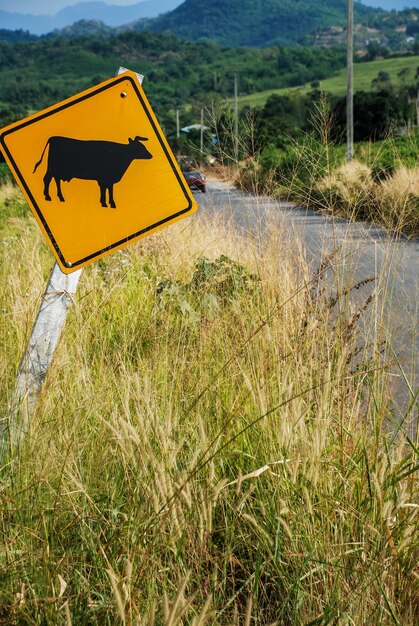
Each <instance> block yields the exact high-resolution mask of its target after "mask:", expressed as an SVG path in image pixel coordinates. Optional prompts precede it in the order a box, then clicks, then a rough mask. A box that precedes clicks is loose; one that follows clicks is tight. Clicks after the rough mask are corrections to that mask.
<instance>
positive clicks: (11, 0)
mask: <svg viewBox="0 0 419 626" xmlns="http://www.w3.org/2000/svg"><path fill="white" fill-rule="evenodd" d="M81 1H82V0H0V9H1V10H3V11H10V12H12V13H32V14H34V15H36V14H54V13H57V11H59V10H60V9H62V8H63V7H65V6H68V5H70V4H77V3H78V2H81ZM140 1H141V0H106V3H107V4H119V5H128V4H137V3H138V2H140ZM207 1H208V2H211V0H207ZM181 2H182V0H178V1H176V0H174V1H173V5H174V6H176V5H177V4H181ZM362 2H363V4H369V5H371V6H376V7H377V6H378V7H382V8H386V9H389V8H396V9H403V8H404V7H405V6H409V7H417V8H419V0H362Z"/></svg>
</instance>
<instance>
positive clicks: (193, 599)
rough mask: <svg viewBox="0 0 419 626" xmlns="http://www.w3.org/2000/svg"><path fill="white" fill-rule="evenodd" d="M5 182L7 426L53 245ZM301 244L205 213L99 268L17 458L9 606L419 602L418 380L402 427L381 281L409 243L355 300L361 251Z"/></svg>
mask: <svg viewBox="0 0 419 626" xmlns="http://www.w3.org/2000/svg"><path fill="white" fill-rule="evenodd" d="M11 194H15V195H14V196H13V197H14V200H13V202H9V205H8V206H7V207H6V208H3V209H2V210H3V214H2V220H1V230H0V268H1V269H0V277H1V287H2V288H1V290H0V300H1V304H0V311H1V315H0V332H1V342H0V345H1V351H2V352H1V358H0V375H1V379H2V387H1V392H0V393H1V395H0V403H1V404H0V406H1V410H2V414H1V415H2V418H3V423H4V425H5V426H7V420H8V419H9V418H10V414H9V413H8V402H9V398H10V395H11V391H12V389H13V381H14V376H15V372H16V367H17V364H18V361H19V357H20V355H21V354H22V350H23V348H24V346H25V342H26V339H27V335H28V332H29V329H30V325H31V322H32V320H33V316H34V313H35V311H36V309H37V306H38V304H39V300H40V294H41V293H42V288H43V285H44V284H45V277H46V274H47V272H48V270H49V267H50V265H51V262H52V260H51V256H50V253H49V252H48V250H47V247H46V245H45V244H44V243H43V241H42V240H41V236H40V234H39V233H38V229H37V227H36V225H35V223H34V220H33V219H32V218H31V217H28V216H27V215H26V214H25V204H24V202H23V200H22V199H21V198H20V199H19V194H17V195H16V192H15V190H13V188H10V187H7V188H4V189H3V190H2V196H1V197H0V205H1V206H2V207H5V203H6V202H7V199H8V198H10V197H11ZM262 243H263V245H262ZM297 250H298V246H296V243H295V240H294V239H293V241H292V245H291V244H290V243H287V239H286V238H285V237H283V235H282V233H281V231H280V230H278V225H277V224H276V225H275V226H273V225H272V226H270V225H269V224H261V225H260V234H259V233H258V230H257V229H256V231H254V232H253V234H252V233H247V234H246V233H243V234H241V235H238V234H237V233H236V232H235V231H233V230H232V229H231V227H230V226H229V225H228V224H225V223H224V222H223V221H222V219H221V218H220V217H218V218H217V217H212V218H208V217H205V216H204V215H202V214H200V213H198V214H197V215H196V217H194V218H192V219H188V220H184V221H182V222H180V223H178V224H176V225H174V226H173V227H171V228H170V229H166V230H165V231H162V232H160V233H158V234H156V235H153V236H152V237H149V238H147V239H145V240H143V242H141V243H140V244H138V245H133V246H131V247H129V248H127V249H126V250H125V251H123V252H119V253H116V254H114V255H112V256H110V257H108V258H107V259H105V260H103V261H100V262H98V263H96V264H95V265H93V266H91V267H90V268H88V269H86V270H85V271H84V273H83V276H82V278H81V283H80V286H79V292H78V294H77V297H76V301H75V304H74V306H73V308H72V311H71V314H70V316H69V319H68V321H67V324H66V327H65V331H64V334H63V337H62V340H61V343H60V346H59V349H58V351H57V354H56V356H55V359H54V363H53V367H52V368H51V371H50V373H49V375H48V377H47V380H46V383H45V386H44V389H43V393H42V396H41V398H40V402H39V405H38V407H37V410H36V413H35V415H34V416H33V418H32V423H31V431H30V434H29V436H28V437H27V439H26V440H25V442H24V444H23V445H22V446H21V447H20V449H19V450H13V451H12V455H11V457H8V458H7V457H6V458H4V462H3V466H0V471H1V483H0V499H1V503H0V504H1V506H0V622H1V623H2V624H4V625H10V626H12V625H15V624H19V625H26V624H28V625H29V624H31V625H34V624H39V625H43V626H44V625H49V624H51V625H54V626H55V625H57V624H65V625H66V626H69V625H70V624H86V625H89V626H91V625H98V626H104V625H109V626H114V625H115V624H130V625H134V624H147V625H149V626H151V625H152V624H155V625H156V626H157V625H160V624H164V625H165V626H174V625H176V624H178V625H180V624H184V625H185V626H186V625H191V626H198V625H203V624H206V625H213V626H223V625H235V626H238V625H239V624H243V625H245V626H250V625H251V624H252V625H253V624H257V625H259V626H267V625H268V624H273V623H276V624H278V625H279V624H289V625H295V626H297V625H298V626H300V625H301V624H306V625H307V626H308V625H309V624H319V625H320V624H322V625H326V624H336V625H342V626H343V625H346V624H367V623H368V624H380V625H383V626H386V625H390V624H391V625H394V624H403V625H404V626H413V625H414V624H415V623H417V622H416V617H417V614H415V611H416V608H417V605H416V604H415V602H416V600H417V595H415V593H416V592H415V585H416V584H417V578H416V576H417V574H415V567H416V564H417V557H418V537H417V533H416V532H415V531H416V530H417V505H416V504H415V503H416V502H417V495H418V489H417V483H416V482H415V470H416V469H417V458H416V453H417V447H416V444H415V442H414V441H413V440H412V439H409V438H408V436H407V434H406V433H408V432H409V430H408V428H407V424H408V422H409V420H411V419H412V418H413V408H414V398H413V395H412V394H410V393H409V391H406V393H407V397H408V404H409V403H410V404H411V409H410V410H409V409H408V408H406V411H405V415H404V419H405V424H404V425H403V428H401V429H398V428H397V427H395V425H394V423H393V412H392V408H391V401H392V391H391V390H392V385H393V382H394V369H391V367H390V366H391V365H393V366H394V363H393V361H394V358H393V354H392V352H391V350H390V349H388V348H387V347H386V346H390V342H391V333H390V330H389V324H388V319H387V317H386V315H387V312H386V311H385V310H383V311H381V309H380V306H379V300H378V293H379V292H381V290H382V289H383V288H385V285H386V284H387V281H388V270H389V267H391V263H392V262H393V259H389V263H390V265H389V267H387V268H386V269H385V270H384V271H383V276H379V277H377V281H376V282H374V281H366V284H365V285H364V287H366V288H367V292H366V294H365V295H364V297H362V298H361V299H359V298H357V297H356V294H357V293H358V290H357V289H355V285H353V284H351V282H350V280H351V279H350V272H347V270H348V269H349V268H348V263H349V258H350V254H349V253H348V254H346V253H344V252H343V251H335V252H334V251H333V250H332V249H331V248H329V254H328V256H325V257H324V258H323V259H322V260H320V259H319V266H318V268H317V269H311V270H310V269H309V268H308V266H307V265H306V263H305V261H304V259H303V257H302V256H299V255H298V253H297V252H296V251H297ZM349 252H350V251H349ZM343 264H344V266H345V275H346V276H347V278H345V279H344V277H343V272H342V271H341V270H342V267H343ZM326 272H327V273H331V275H333V276H334V277H335V278H334V281H333V283H332V284H330V283H328V281H326ZM348 281H349V282H348ZM368 313H370V316H368V315H367V314H368ZM360 321H362V322H363V323H362V324H361V323H360ZM384 338H386V341H387V343H386V344H383V339H384ZM396 372H397V373H398V374H399V375H400V377H401V379H403V376H404V375H406V376H407V374H406V372H405V366H404V365H402V364H398V365H397V368H396ZM399 419H400V416H399Z"/></svg>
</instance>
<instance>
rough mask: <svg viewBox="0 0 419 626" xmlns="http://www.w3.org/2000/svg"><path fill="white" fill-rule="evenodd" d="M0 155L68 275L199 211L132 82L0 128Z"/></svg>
mask: <svg viewBox="0 0 419 626" xmlns="http://www.w3.org/2000/svg"><path fill="white" fill-rule="evenodd" d="M0 145H1V148H2V151H3V153H4V155H5V158H6V161H7V162H8V164H9V167H10V168H11V170H12V172H13V174H14V176H15V178H16V180H17V182H18V184H19V186H20V187H21V189H22V191H23V193H24V194H25V196H26V199H27V201H28V203H29V206H30V207H31V209H32V211H33V213H34V215H35V218H36V220H37V221H38V223H39V225H40V227H41V229H42V231H43V233H44V235H45V237H46V239H47V241H48V243H49V245H50V247H51V249H52V251H53V253H54V255H55V257H56V259H57V261H58V263H59V265H60V267H61V269H62V270H63V271H64V272H66V273H69V272H71V271H73V270H76V269H79V268H81V267H84V266H85V265H87V264H88V263H90V262H92V261H95V260H97V259H99V258H101V257H103V256H104V255H105V254H108V253H109V252H112V251H114V250H118V249H120V248H122V247H124V246H125V245H127V244H128V243H130V242H132V241H135V240H137V239H139V238H141V237H144V236H145V235H147V234H150V233H151V232H154V231H156V230H158V229H160V228H163V227H164V226H166V225H168V224H171V223H172V222H175V221H177V220H179V219H181V218H183V217H186V216H188V215H191V214H192V213H193V212H194V211H196V209H197V206H196V203H195V201H194V198H193V195H192V194H191V192H190V190H189V187H188V186H187V184H186V182H185V180H184V178H183V175H182V173H181V171H180V169H179V167H178V165H177V162H176V160H175V158H174V156H173V154H172V152H171V150H170V147H169V145H168V143H167V141H166V139H165V137H164V135H163V133H162V131H161V129H160V126H159V124H158V122H157V119H156V117H155V115H154V113H153V111H152V109H151V107H150V104H149V102H148V100H147V98H146V96H145V94H144V91H143V89H142V87H141V85H140V83H139V80H138V78H137V76H136V74H135V73H134V72H129V71H127V72H124V73H123V74H121V75H120V76H117V77H115V78H112V79H110V80H107V81H105V82H103V83H101V84H100V85H97V86H95V87H92V88H91V89H87V90H86V91H83V92H81V93H79V94H77V95H75V96H73V97H71V98H69V99H67V100H63V101H62V102H59V103H58V104H56V105H54V106H52V107H50V108H48V109H45V110H43V111H40V112H39V113H36V114H35V115H32V116H30V117H28V118H25V119H23V120H21V121H19V122H16V123H14V124H11V125H10V126H7V127H6V128H3V129H2V130H1V132H0Z"/></svg>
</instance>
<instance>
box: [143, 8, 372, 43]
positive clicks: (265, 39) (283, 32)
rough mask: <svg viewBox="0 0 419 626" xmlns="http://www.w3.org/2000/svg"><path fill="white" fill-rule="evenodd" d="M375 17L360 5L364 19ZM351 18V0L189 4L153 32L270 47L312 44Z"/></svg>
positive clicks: (162, 20)
mask: <svg viewBox="0 0 419 626" xmlns="http://www.w3.org/2000/svg"><path fill="white" fill-rule="evenodd" d="M374 13H376V11H374V9H371V8H369V7H367V6H365V5H362V4H360V3H358V2H357V3H356V15H357V18H358V20H359V19H361V18H364V17H365V18H366V17H368V16H369V15H374ZM346 16H347V0H211V2H208V0H185V2H183V3H182V4H181V5H180V6H178V7H177V8H176V9H174V10H173V11H171V12H170V13H166V14H165V15H162V16H160V17H158V18H156V19H155V20H152V22H151V23H148V24H147V28H151V29H153V30H157V31H161V32H164V31H170V32H171V33H173V34H174V35H177V36H178V37H182V38H185V39H192V40H203V39H210V40H213V41H217V42H218V43H220V44H222V45H226V46H270V45H274V44H290V43H296V42H298V43H308V41H307V39H306V37H307V35H308V34H310V33H314V32H315V31H316V30H320V29H325V28H328V27H332V26H344V25H345V24H346ZM142 28H144V24H138V29H139V30H141V29H142Z"/></svg>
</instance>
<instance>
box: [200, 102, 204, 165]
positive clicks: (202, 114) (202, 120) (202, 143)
mask: <svg viewBox="0 0 419 626" xmlns="http://www.w3.org/2000/svg"><path fill="white" fill-rule="evenodd" d="M200 147H201V157H202V155H203V154H204V109H203V108H202V109H201V145H200Z"/></svg>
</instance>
